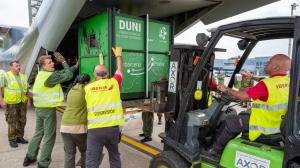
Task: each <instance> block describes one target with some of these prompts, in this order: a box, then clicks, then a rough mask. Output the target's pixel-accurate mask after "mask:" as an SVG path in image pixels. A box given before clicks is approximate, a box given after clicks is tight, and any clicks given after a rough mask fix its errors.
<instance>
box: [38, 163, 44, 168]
mask: <svg viewBox="0 0 300 168" xmlns="http://www.w3.org/2000/svg"><path fill="white" fill-rule="evenodd" d="M37 168H46V167H44V166H42V165H40V164H39V163H38V164H37Z"/></svg>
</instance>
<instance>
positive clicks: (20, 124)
mask: <svg viewBox="0 0 300 168" xmlns="http://www.w3.org/2000/svg"><path fill="white" fill-rule="evenodd" d="M20 69H21V68H20V63H19V62H18V61H12V62H11V63H10V71H8V72H7V73H2V74H1V82H0V105H1V107H2V108H3V109H5V110H6V112H5V117H6V122H7V124H8V140H9V144H10V146H11V147H13V148H16V147H18V143H22V144H26V143H28V141H27V140H25V139H24V138H23V136H24V128H25V124H26V111H27V109H26V108H27V77H26V76H25V75H24V74H22V73H20ZM3 91H4V94H3ZM2 96H4V99H3V97H2Z"/></svg>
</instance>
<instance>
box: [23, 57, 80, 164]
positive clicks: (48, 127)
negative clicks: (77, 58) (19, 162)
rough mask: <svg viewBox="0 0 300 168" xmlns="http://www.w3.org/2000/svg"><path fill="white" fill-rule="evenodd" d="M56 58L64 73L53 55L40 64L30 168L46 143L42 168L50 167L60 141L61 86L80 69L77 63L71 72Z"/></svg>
mask: <svg viewBox="0 0 300 168" xmlns="http://www.w3.org/2000/svg"><path fill="white" fill-rule="evenodd" d="M54 56H55V58H56V60H57V62H58V63H61V64H62V66H63V67H64V69H63V70H60V71H55V68H54V63H53V61H52V59H51V56H50V55H43V56H41V57H40V58H39V60H38V63H39V65H40V66H41V67H42V70H41V71H39V72H38V74H37V76H36V79H35V82H34V85H33V90H32V91H33V104H34V106H35V107H36V125H35V132H34V135H33V137H32V139H31V141H30V143H29V146H28V150H27V154H26V157H25V159H24V162H23V166H28V165H30V164H32V163H34V162H35V161H36V159H37V155H38V151H39V146H40V143H41V141H42V139H43V145H42V147H41V151H40V155H39V156H40V158H39V161H38V168H44V167H45V168H47V167H49V165H50V162H51V153H52V149H53V146H54V143H55V137H56V107H57V106H60V105H61V103H62V102H63V101H64V94H63V91H62V88H61V85H60V83H63V82H65V81H68V80H70V79H72V78H73V73H74V72H75V71H76V69H77V67H78V63H77V64H76V65H75V66H73V67H71V68H70V67H69V65H68V64H67V63H66V61H65V58H64V57H63V56H62V55H61V54H60V53H54Z"/></svg>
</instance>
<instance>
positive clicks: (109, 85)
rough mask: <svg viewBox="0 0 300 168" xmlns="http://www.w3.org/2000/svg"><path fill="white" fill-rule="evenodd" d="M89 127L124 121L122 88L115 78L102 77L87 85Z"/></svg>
mask: <svg viewBox="0 0 300 168" xmlns="http://www.w3.org/2000/svg"><path fill="white" fill-rule="evenodd" d="M85 99H86V104H87V111H88V116H87V119H88V129H93V128H103V127H110V126H117V125H121V124H123V123H124V115H123V107H122V101H121V98H120V89H119V85H118V82H117V80H116V79H115V78H110V79H100V80H97V81H94V82H92V83H90V84H89V85H87V86H86V87H85Z"/></svg>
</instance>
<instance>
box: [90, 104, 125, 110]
mask: <svg viewBox="0 0 300 168" xmlns="http://www.w3.org/2000/svg"><path fill="white" fill-rule="evenodd" d="M120 106H122V103H121V102H120V103H112V104H105V105H100V106H94V107H91V108H88V109H87V111H88V112H92V111H95V110H103V109H105V108H114V107H120Z"/></svg>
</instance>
